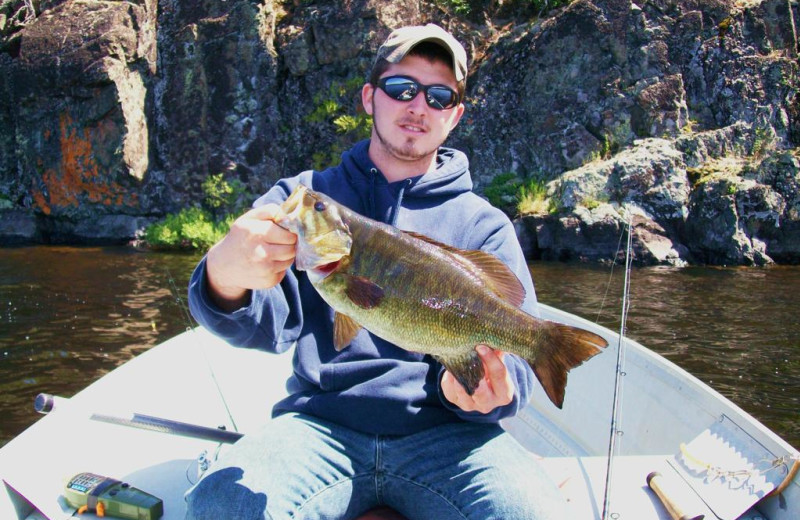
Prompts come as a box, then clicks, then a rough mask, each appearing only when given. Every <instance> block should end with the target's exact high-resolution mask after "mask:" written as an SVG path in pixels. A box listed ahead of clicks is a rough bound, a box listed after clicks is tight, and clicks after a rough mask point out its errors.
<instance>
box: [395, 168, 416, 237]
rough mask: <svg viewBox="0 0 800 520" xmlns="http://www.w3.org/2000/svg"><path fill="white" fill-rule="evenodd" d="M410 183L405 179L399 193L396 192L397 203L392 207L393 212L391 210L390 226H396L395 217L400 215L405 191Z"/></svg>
mask: <svg viewBox="0 0 800 520" xmlns="http://www.w3.org/2000/svg"><path fill="white" fill-rule="evenodd" d="M412 182H413V181H412V180H411V179H406V180H405V181H403V184H402V185H401V186H400V191H399V192H397V203H396V204H395V205H394V210H392V222H391V224H392V225H393V226H396V225H397V217H398V216H399V215H400V206H401V205H402V204H403V197H404V196H405V194H406V190H407V189H408V188H410V187H411V184H412Z"/></svg>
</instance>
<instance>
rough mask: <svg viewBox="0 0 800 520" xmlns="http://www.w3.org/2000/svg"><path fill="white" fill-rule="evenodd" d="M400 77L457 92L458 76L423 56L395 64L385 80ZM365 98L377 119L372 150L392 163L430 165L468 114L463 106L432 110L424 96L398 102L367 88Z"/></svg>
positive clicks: (365, 105) (367, 107)
mask: <svg viewBox="0 0 800 520" xmlns="http://www.w3.org/2000/svg"><path fill="white" fill-rule="evenodd" d="M397 75H402V76H408V77H411V78H413V79H414V80H416V81H417V82H418V83H420V84H423V85H446V86H448V87H450V88H452V89H453V90H457V83H456V79H455V75H454V74H453V70H452V69H451V68H450V67H449V66H448V65H446V64H445V63H442V62H439V61H434V62H430V61H428V60H427V59H425V58H422V57H420V56H406V57H405V58H404V59H403V60H402V61H401V62H400V63H397V64H391V65H390V66H389V68H388V69H387V70H386V72H384V73H383V74H382V75H381V78H386V77H389V76H397ZM361 96H362V103H363V105H364V109H365V110H366V112H367V113H368V114H370V115H372V117H373V127H372V143H371V149H372V147H374V148H375V151H376V153H378V154H380V155H381V156H382V157H384V158H385V159H388V160H391V161H404V162H405V161H410V162H421V163H424V162H428V164H429V163H430V161H432V160H433V158H434V157H435V155H436V151H437V149H438V148H439V146H440V145H441V144H442V143H444V141H445V139H446V138H447V136H448V135H449V133H450V131H451V130H452V129H453V128H455V126H456V125H457V124H458V121H459V120H460V119H461V115H462V114H463V113H464V105H463V104H461V103H459V104H458V105H456V106H455V107H453V108H449V109H445V110H437V109H435V108H432V107H430V106H428V104H427V103H426V102H425V95H424V93H422V92H420V93H419V94H417V96H416V97H415V98H414V99H412V100H411V101H397V100H395V99H392V98H391V97H389V96H388V95H387V94H386V92H384V91H383V90H380V89H379V88H377V87H375V86H373V85H370V84H367V85H365V86H364V88H363V89H362V92H361ZM426 167H427V166H426ZM423 171H425V170H423Z"/></svg>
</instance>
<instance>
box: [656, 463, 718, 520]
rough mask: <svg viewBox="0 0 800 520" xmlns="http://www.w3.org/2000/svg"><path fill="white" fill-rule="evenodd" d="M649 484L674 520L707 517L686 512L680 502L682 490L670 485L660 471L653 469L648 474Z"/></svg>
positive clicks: (699, 519) (695, 519)
mask: <svg viewBox="0 0 800 520" xmlns="http://www.w3.org/2000/svg"><path fill="white" fill-rule="evenodd" d="M647 485H648V486H649V487H650V489H652V490H653V492H655V494H656V495H657V496H658V499H659V500H661V503H662V504H664V507H666V508H667V512H668V513H669V516H670V517H671V518H672V520H703V519H704V518H705V515H691V514H688V513H686V511H685V509H684V508H683V507H681V504H680V495H681V490H679V489H677V488H676V487H674V486H669V485H668V484H667V483H666V481H665V479H664V477H663V476H661V473H659V472H658V471H653V472H652V473H650V474H649V475H647Z"/></svg>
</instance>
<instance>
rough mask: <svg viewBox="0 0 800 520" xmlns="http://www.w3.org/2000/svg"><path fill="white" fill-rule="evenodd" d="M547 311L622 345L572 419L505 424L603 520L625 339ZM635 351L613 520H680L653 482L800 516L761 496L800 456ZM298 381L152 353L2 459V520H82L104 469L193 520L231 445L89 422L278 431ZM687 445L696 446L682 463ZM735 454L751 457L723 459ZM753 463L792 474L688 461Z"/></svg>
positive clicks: (581, 385)
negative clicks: (92, 482)
mask: <svg viewBox="0 0 800 520" xmlns="http://www.w3.org/2000/svg"><path fill="white" fill-rule="evenodd" d="M542 313H543V316H544V317H546V318H549V319H553V320H555V321H561V322H565V323H572V324H575V325H578V326H581V327H584V328H588V329H591V330H594V331H595V332H597V333H599V334H601V335H603V336H605V337H606V338H607V339H608V340H609V347H608V349H607V351H606V352H605V353H604V354H602V355H599V356H596V357H595V358H593V359H592V360H591V361H589V362H588V363H586V364H585V365H583V366H581V367H578V368H576V369H574V370H573V371H572V372H571V373H570V376H569V383H568V387H567V395H566V400H565V404H564V408H563V410H558V409H557V408H555V407H554V406H552V405H551V404H550V402H549V400H548V399H547V398H546V396H545V395H544V392H543V391H542V390H541V389H537V392H536V393H535V395H534V398H533V399H532V401H531V404H530V405H529V406H528V407H527V408H526V409H525V410H524V411H523V412H522V413H521V414H519V415H518V416H517V417H515V418H514V419H512V420H509V421H506V422H504V424H503V426H504V427H505V428H506V429H507V430H509V431H510V432H511V433H512V434H514V435H515V436H516V437H517V439H519V441H520V442H521V443H522V444H523V445H524V446H526V447H527V448H528V449H529V450H530V451H531V452H532V453H534V454H536V456H537V457H539V458H540V459H541V463H542V464H543V466H544V467H545V469H546V470H547V472H548V473H549V474H550V475H551V476H552V478H553V479H554V481H555V482H556V483H558V484H559V486H560V488H561V490H562V492H563V494H564V495H565V497H566V499H567V500H568V506H569V508H570V518H571V519H572V518H574V519H593V518H601V514H602V509H603V502H604V496H605V477H606V471H607V457H606V454H607V451H608V445H609V432H610V418H611V407H612V395H613V386H614V373H615V365H616V348H617V345H618V337H617V335H616V334H615V333H613V332H611V331H608V330H607V329H604V328H602V327H599V326H597V325H594V324H592V323H590V322H586V321H584V320H582V319H580V318H577V317H575V316H573V315H570V314H567V313H563V312H561V311H558V310H556V309H553V308H551V307H548V306H544V305H542ZM625 349H626V350H625V352H626V355H625V373H626V375H625V377H624V378H623V387H622V400H621V409H620V413H621V415H620V420H619V423H618V426H619V429H620V430H621V431H622V433H621V434H620V436H619V437H618V439H619V442H618V451H617V454H616V456H615V457H614V460H613V465H612V481H611V489H610V495H609V496H610V502H609V508H608V510H609V512H611V513H612V515H613V516H612V518H620V519H633V518H635V519H638V520H650V519H659V520H668V519H669V518H670V517H669V515H668V513H667V510H666V509H665V508H664V506H663V505H662V504H661V502H659V500H658V498H657V497H656V495H655V494H654V493H653V492H652V491H651V490H650V489H649V488H648V487H647V485H646V483H645V478H646V476H647V475H648V474H649V473H651V472H653V471H658V472H659V473H661V474H662V475H663V476H664V479H666V480H667V481H668V483H669V484H670V487H671V488H672V489H675V490H676V491H675V493H676V494H677V495H679V499H680V500H681V501H682V502H683V503H684V504H686V505H687V507H690V508H692V511H691V512H692V513H693V514H704V515H705V517H706V518H707V519H713V518H716V517H717V516H720V517H722V518H725V516H724V515H730V514H734V513H732V511H736V510H737V508H744V509H741V514H739V513H736V515H737V516H739V517H740V518H743V519H750V520H755V519H756V518H762V519H764V518H767V519H770V520H790V519H791V520H797V519H798V518H800V483H798V482H797V481H795V482H792V483H791V484H790V485H789V486H788V488H787V489H786V490H784V491H783V493H782V496H781V497H772V498H768V499H766V500H762V501H760V503H759V504H758V506H757V509H755V508H752V509H751V508H750V505H752V504H754V503H755V502H756V501H758V500H759V498H760V497H762V496H763V495H764V494H765V491H762V490H769V489H772V488H774V487H775V486H776V485H778V484H779V483H780V482H781V481H782V480H783V478H784V477H785V475H786V470H787V466H788V465H789V464H791V462H792V460H794V459H796V458H797V457H798V456H800V455H798V452H797V450H795V449H794V448H792V447H791V446H789V445H788V444H787V443H786V442H784V441H783V440H782V439H780V438H779V437H778V436H777V435H775V434H774V433H773V432H771V431H770V430H768V429H767V428H766V427H764V426H763V425H761V424H760V423H759V422H757V421H756V420H755V419H753V418H752V417H751V416H750V415H748V414H747V413H745V412H744V411H742V410H741V409H740V408H738V407H737V406H735V405H734V404H733V403H731V402H730V401H729V400H727V399H725V398H724V397H722V396H721V395H720V394H718V393H717V392H715V391H714V390H712V389H711V388H709V387H708V386H707V385H705V384H703V383H701V382H700V381H699V380H697V379H696V378H694V377H693V376H691V375H690V374H688V373H687V372H685V371H683V370H682V369H680V368H678V367H677V366H675V365H674V364H672V363H670V362H669V361H667V360H665V359H664V358H662V357H661V356H658V355H657V354H654V353H653V352H651V351H649V350H647V349H645V348H644V347H642V346H640V345H639V344H637V343H635V342H632V341H626V346H625ZM211 367H213V374H212V370H211ZM290 371H291V355H281V356H274V355H271V354H267V353H264V352H260V351H253V350H246V349H236V348H232V347H230V346H228V345H226V344H225V343H223V342H222V341H220V340H219V339H217V338H215V337H213V336H212V335H211V334H209V333H208V332H206V331H204V330H202V329H196V330H194V331H190V332H186V333H184V334H181V335H179V336H177V337H175V338H173V339H171V340H169V341H167V342H165V343H163V344H161V345H159V346H158V347H156V348H153V349H151V350H150V351H148V352H146V353H144V354H142V355H140V356H138V357H137V358H136V359H134V360H132V361H130V362H128V363H126V364H125V365H123V366H121V367H119V368H118V369H116V370H114V371H113V372H112V373H110V374H108V375H106V376H105V377H103V378H101V379H100V380H98V381H97V382H95V383H93V384H91V385H89V386H88V387H87V388H86V389H84V390H83V391H81V392H80V393H78V394H77V395H76V396H74V397H73V398H72V399H70V400H68V401H67V402H65V403H61V406H59V407H57V408H56V410H55V411H54V412H51V413H50V414H48V415H46V416H43V417H42V419H41V420H39V421H38V422H37V423H36V424H34V425H33V426H31V427H30V428H29V429H28V430H26V431H25V432H23V433H22V434H21V435H20V436H18V437H17V438H16V439H14V440H13V441H11V442H10V443H8V444H7V445H6V446H5V447H3V448H2V450H0V479H2V481H3V482H4V484H5V485H4V489H2V490H0V518H2V519H15V518H17V519H24V518H28V519H36V518H49V519H51V520H52V519H60V518H69V517H71V516H72V514H73V513H74V509H71V508H69V507H66V505H65V504H64V503H63V501H62V500H60V499H59V496H60V493H61V490H62V488H63V486H64V483H65V481H66V479H67V478H69V477H71V476H73V475H74V474H77V473H80V472H83V471H91V472H94V473H99V474H104V475H107V476H110V477H113V478H116V479H120V480H124V481H126V482H128V483H130V484H131V485H133V486H135V487H138V488H140V489H142V490H144V491H147V492H149V493H151V494H154V495H156V496H158V497H160V498H161V499H162V500H163V501H164V506H165V507H164V509H165V514H164V518H165V519H168V520H172V519H182V518H183V517H184V513H185V504H184V501H183V494H184V493H185V491H186V490H187V489H188V488H189V487H190V486H191V485H192V483H193V482H194V481H196V480H197V474H198V469H197V466H198V457H199V456H200V455H201V454H202V453H204V452H205V453H206V454H207V457H208V458H211V459H213V457H214V456H215V454H216V453H217V451H218V450H219V449H220V447H219V445H218V444H216V443H214V442H211V441H206V440H198V439H191V438H186V437H179V436H173V435H168V434H164V433H158V432H152V431H143V430H139V429H134V428H128V427H124V426H119V425H113V424H106V423H102V422H98V421H94V420H91V419H90V416H91V415H92V414H108V415H116V416H121V417H125V416H129V415H131V414H133V413H141V414H148V415H152V416H157V417H164V418H169V419H173V420H177V421H182V422H186V423H192V424H197V425H202V426H211V427H216V426H219V425H224V426H225V427H226V428H227V429H228V430H235V431H240V432H244V433H246V432H249V431H253V430H255V429H257V428H259V427H261V426H262V425H263V424H265V423H266V422H267V421H268V420H269V416H270V410H271V408H272V404H273V403H274V402H275V401H277V400H278V399H279V398H280V397H281V396H283V395H284V392H285V389H284V383H285V381H286V378H287V377H288V375H289V373H290ZM244 382H246V386H245V385H243V384H242V383H244ZM223 395H224V400H223V398H222V396H223ZM32 399H33V396H32ZM682 444H683V445H685V446H688V448H685V450H684V451H685V452H684V454H683V455H682V456H681V445H682ZM717 448H718V450H717ZM221 449H223V450H224V449H225V446H223V447H222V448H221ZM686 450H695V452H694V453H691V452H689V451H686ZM715 450H716V451H718V452H719V453H717V452H716V451H715ZM725 450H729V451H732V452H735V453H739V454H740V455H742V457H743V458H741V459H736V458H735V457H734V458H729V457H727V456H726V457H725V458H724V460H720V459H719V457H720V456H722V455H725V453H727V452H726V451H725ZM751 453H755V454H760V453H765V454H768V455H765V458H768V459H771V460H776V459H779V460H780V459H781V458H783V459H782V460H784V461H785V462H786V463H787V464H786V465H784V467H777V468H775V469H774V470H770V471H769V472H767V473H766V475H762V474H755V472H753V471H752V470H751V473H753V474H752V475H749V476H750V477H751V480H750V481H749V482H748V483H747V484H748V485H747V486H742V487H743V488H744V487H748V486H749V488H752V489H751V490H750V491H745V492H744V493H743V492H738V491H737V492H735V493H734V492H731V491H725V490H722V491H720V490H719V489H717V488H718V487H720V486H719V484H720V482H721V481H722V480H724V478H722V477H719V476H718V475H716V476H712V477H709V475H706V476H705V477H703V476H702V475H700V474H699V473H701V472H697V471H696V469H697V468H691V467H690V466H692V464H687V459H689V460H690V461H691V460H692V459H693V460H694V462H695V463H699V462H704V463H705V462H707V463H708V464H709V465H712V466H714V467H715V468H719V467H723V466H724V467H726V468H735V469H738V468H745V467H749V466H747V464H748V463H749V459H748V458H747V457H748V456H749V457H751V458H752V457H755V456H756V455H752V454H751ZM720 454H721V455H720ZM714 457H717V459H715V458H714ZM793 458H794V459H793ZM706 459H708V460H706ZM755 463H756V464H758V463H760V461H755ZM726 464H727V466H725V465H726ZM695 465H696V464H695ZM687 468H688V469H687ZM707 473H708V472H707ZM730 480H731V479H730V478H728V481H730ZM729 483H730V482H729ZM728 487H730V486H728ZM731 493H733V494H731ZM723 510H724V511H723ZM88 518H91V515H89V516H88ZM730 518H736V516H733V517H730Z"/></svg>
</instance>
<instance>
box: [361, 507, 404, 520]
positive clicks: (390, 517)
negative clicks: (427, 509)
mask: <svg viewBox="0 0 800 520" xmlns="http://www.w3.org/2000/svg"><path fill="white" fill-rule="evenodd" d="M356 520H407V519H406V517H404V516H403V515H401V514H400V513H398V512H397V511H395V510H394V509H390V508H388V507H377V508H375V509H370V510H369V511H367V512H366V513H364V514H363V515H361V516H359V517H358V518H357V519H356Z"/></svg>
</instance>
